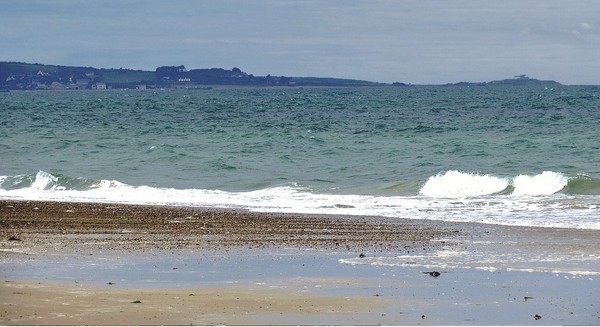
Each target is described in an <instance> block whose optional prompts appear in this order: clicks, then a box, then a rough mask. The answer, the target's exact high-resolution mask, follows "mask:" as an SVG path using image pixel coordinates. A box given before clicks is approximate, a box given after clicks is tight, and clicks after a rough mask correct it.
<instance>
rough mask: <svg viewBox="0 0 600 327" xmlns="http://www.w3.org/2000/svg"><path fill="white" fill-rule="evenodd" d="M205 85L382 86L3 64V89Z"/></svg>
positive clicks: (222, 73) (174, 69) (205, 72)
mask: <svg viewBox="0 0 600 327" xmlns="http://www.w3.org/2000/svg"><path fill="white" fill-rule="evenodd" d="M203 85H204V86H205V85H251V86H252V85H253V86H374V85H382V84H380V83H375V82H369V81H361V80H352V79H339V78H319V77H285V76H271V75H267V76H254V75H252V74H248V73H245V72H243V71H241V70H240V69H239V68H233V69H231V70H227V69H223V68H210V69H191V70H188V69H186V68H185V66H183V65H181V66H162V67H158V68H156V70H155V71H142V70H132V69H123V68H119V69H104V68H94V67H73V66H57V65H43V64H28V63H20V62H0V89H4V90H47V89H51V90H63V89H73V90H82V89H146V88H195V87H199V86H203Z"/></svg>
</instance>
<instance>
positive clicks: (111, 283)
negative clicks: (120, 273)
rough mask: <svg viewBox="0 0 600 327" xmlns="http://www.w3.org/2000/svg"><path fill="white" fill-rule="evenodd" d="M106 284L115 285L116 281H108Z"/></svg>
mask: <svg viewBox="0 0 600 327" xmlns="http://www.w3.org/2000/svg"><path fill="white" fill-rule="evenodd" d="M106 284H107V285H115V283H113V282H108V283H106Z"/></svg>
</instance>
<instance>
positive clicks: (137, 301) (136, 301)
mask: <svg viewBox="0 0 600 327" xmlns="http://www.w3.org/2000/svg"><path fill="white" fill-rule="evenodd" d="M131 303H142V301H140V300H135V301H133V302H131Z"/></svg>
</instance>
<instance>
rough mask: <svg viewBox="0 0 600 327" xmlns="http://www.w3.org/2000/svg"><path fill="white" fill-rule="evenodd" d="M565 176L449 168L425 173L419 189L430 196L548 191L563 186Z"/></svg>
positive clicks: (528, 193) (566, 183)
mask: <svg viewBox="0 0 600 327" xmlns="http://www.w3.org/2000/svg"><path fill="white" fill-rule="evenodd" d="M568 184H569V178H568V177H567V176H565V175H563V174H561V173H557V172H553V171H544V172H542V173H541V174H537V175H519V176H516V177H514V178H512V179H511V178H508V177H497V176H493V175H487V174H483V175H482V174H474V173H466V172H461V171H456V170H449V171H447V172H444V173H439V174H437V175H435V176H431V177H429V179H428V180H427V181H426V182H425V184H424V185H423V187H421V190H420V191H419V193H420V194H421V195H425V196H430V197H443V198H455V197H470V196H482V195H491V194H497V193H501V192H507V193H508V192H509V191H510V194H512V195H534V196H535V195H550V194H554V193H558V192H560V191H562V190H563V189H565V187H567V185H568Z"/></svg>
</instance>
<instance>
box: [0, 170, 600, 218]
mask: <svg viewBox="0 0 600 327" xmlns="http://www.w3.org/2000/svg"><path fill="white" fill-rule="evenodd" d="M415 184H416V181H414V182H409V183H408V184H407V185H415ZM419 184H421V185H422V186H421V187H420V188H414V191H412V194H403V195H389V194H387V195H384V194H381V193H380V192H376V194H370V195H369V194H332V193H324V192H317V191H315V190H314V189H310V188H308V187H302V186H299V185H297V184H287V185H282V186H276V187H267V188H262V189H258V190H254V191H246V192H227V191H221V190H208V189H175V188H160V187H151V186H145V185H141V186H132V185H128V184H125V183H122V182H119V181H116V180H93V179H87V178H72V177H68V176H65V175H61V174H56V173H47V172H44V171H39V172H37V173H35V174H30V175H17V176H0V199H12V200H41V201H74V202H96V203H130V204H148V205H173V206H192V207H211V208H238V209H246V210H250V211H260V212H280V213H306V214H341V215H363V216H365V215H366V216H382V217H396V218H410V219H431V220H443V221H457V222H478V223H489V224H501V225H514V226H540V227H542V226H545V227H561V228H583V229H600V196H599V195H600V181H599V180H596V179H593V178H591V177H588V176H583V175H577V176H571V177H569V176H566V175H564V174H561V173H557V172H551V171H545V172H542V173H540V174H535V175H518V176H513V177H503V176H494V175H486V174H476V173H467V172H460V171H454V170H451V171H446V172H443V173H439V174H437V175H435V176H431V177H430V178H428V179H427V180H425V181H421V182H419ZM392 187H395V186H394V185H392ZM411 187H412V186H411Z"/></svg>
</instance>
